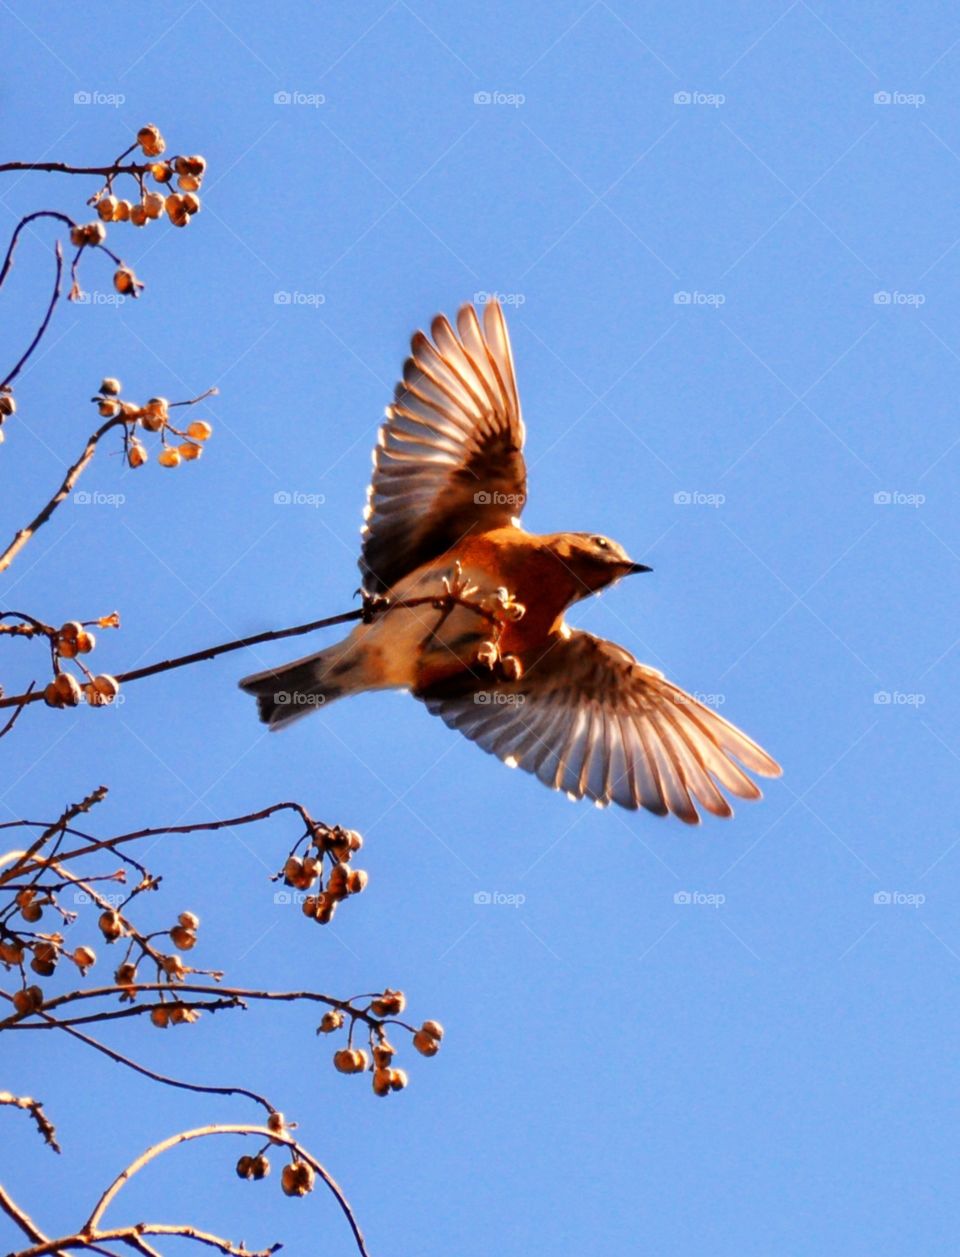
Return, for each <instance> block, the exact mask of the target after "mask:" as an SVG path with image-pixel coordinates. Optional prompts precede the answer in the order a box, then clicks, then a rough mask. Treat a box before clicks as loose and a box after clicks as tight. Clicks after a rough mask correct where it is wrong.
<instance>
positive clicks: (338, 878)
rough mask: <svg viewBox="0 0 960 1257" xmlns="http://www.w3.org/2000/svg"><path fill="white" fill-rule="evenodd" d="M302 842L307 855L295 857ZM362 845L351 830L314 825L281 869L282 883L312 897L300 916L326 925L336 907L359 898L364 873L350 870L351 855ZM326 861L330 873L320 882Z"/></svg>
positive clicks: (304, 903)
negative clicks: (305, 846)
mask: <svg viewBox="0 0 960 1257" xmlns="http://www.w3.org/2000/svg"><path fill="white" fill-rule="evenodd" d="M304 842H307V843H308V844H309V848H310V850H309V853H308V854H307V855H305V856H299V855H297V854H296V853H297V849H298V848H299V847H300V845H301V844H302V843H304ZM362 846H363V839H362V838H361V836H360V835H359V834H358V833H356V832H355V831H354V830H352V829H341V827H340V826H339V825H334V826H333V827H332V828H329V827H327V826H326V825H316V826H315V827H314V828H313V829H312V830H311V831H310V832H309V833H308V834H305V835H304V837H303V838H301V840H300V842H299V843H298V844H297V846H296V847H294V849H293V851H292V852H291V853H290V855H289V857H288V859H287V862H286V864H285V865H284V866H283V873H282V876H283V880H284V881H285V882H286V884H287V885H288V886H292V887H293V888H294V889H295V890H309V891H313V893H312V894H309V895H307V896H306V897H305V898H304V900H303V915H304V916H306V917H309V918H310V919H311V920H312V921H317V922H319V924H320V925H328V924H329V923H330V922H331V921H332V920H333V916H334V913H335V912H336V910H337V904H339V903H340V902H341V901H342V900H344V899H347V898H348V897H349V896H350V895H359V894H360V893H361V892H362V891H363V890H365V889H366V885H367V880H368V879H367V874H366V873H365V872H364V870H363V869H355V868H351V867H350V860H351V858H352V857H353V855H354V854H355V853H356V852H357V851H359V850H360V848H361V847H362ZM325 860H327V861H329V864H330V872H329V875H328V876H327V879H326V881H324V861H325ZM278 876H279V875H278Z"/></svg>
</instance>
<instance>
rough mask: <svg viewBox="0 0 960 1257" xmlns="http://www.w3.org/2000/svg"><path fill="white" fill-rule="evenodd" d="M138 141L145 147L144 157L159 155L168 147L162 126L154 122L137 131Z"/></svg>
mask: <svg viewBox="0 0 960 1257" xmlns="http://www.w3.org/2000/svg"><path fill="white" fill-rule="evenodd" d="M137 143H138V144H139V145H140V147H141V148H142V149H143V155H144V157H159V156H160V154H161V153H162V152H163V151H164V149H165V148H166V147H167V143H166V140H164V138H163V134H162V133H161V131H160V128H159V127H158V126H155V125H154V124H153V123H152V122H151V123H148V124H147V126H145V127H141V128H140V130H139V131H138V132H137Z"/></svg>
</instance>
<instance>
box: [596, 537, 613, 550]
mask: <svg viewBox="0 0 960 1257" xmlns="http://www.w3.org/2000/svg"><path fill="white" fill-rule="evenodd" d="M592 541H593V544H594V545H595V546H596V547H597V549H598V550H609V549H610V542H609V541H608V540H607V539H606V537H593V538H592Z"/></svg>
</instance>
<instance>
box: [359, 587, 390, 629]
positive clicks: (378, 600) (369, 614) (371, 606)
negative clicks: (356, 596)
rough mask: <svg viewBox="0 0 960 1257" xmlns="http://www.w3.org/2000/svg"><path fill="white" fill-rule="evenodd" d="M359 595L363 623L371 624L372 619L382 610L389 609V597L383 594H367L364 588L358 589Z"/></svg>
mask: <svg viewBox="0 0 960 1257" xmlns="http://www.w3.org/2000/svg"><path fill="white" fill-rule="evenodd" d="M359 592H360V597H361V600H362V602H361V616H360V618H361V621H362V623H364V624H372V623H373V621H374V619H375V618H376V617H377V616H378V615H379V614H380V613H381V612H382V611H386V610H388V609H389V607H390V606H391V602H390V599H389V598H386V597H384V595H383V594H368V593H367V591H366V590H365V589H361V590H360V591H359Z"/></svg>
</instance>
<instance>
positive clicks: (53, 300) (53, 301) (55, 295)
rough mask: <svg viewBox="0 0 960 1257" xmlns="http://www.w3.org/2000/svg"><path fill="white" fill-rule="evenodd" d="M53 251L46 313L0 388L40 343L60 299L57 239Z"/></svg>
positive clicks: (60, 261)
mask: <svg viewBox="0 0 960 1257" xmlns="http://www.w3.org/2000/svg"><path fill="white" fill-rule="evenodd" d="M53 251H54V254H55V256H56V259H57V266H56V273H55V276H54V280H53V292H52V293H51V294H50V301H49V303H48V305H47V310H46V313H45V314H44V316H43V322H42V323H41V324H40V326H39V327H38V328H37V330H36V333H35V335H34V338H33V340H32V341H31V342H30V344H29V345H28V346H27V347H26V349H25V350H24V351H23V353H22V354H21V355H20V359H19V361H18V362H17V363H16V365H15V366H14V367H13V369H12V370H11V371H10V372H9V374H8V375H7V378H6V379H5V380H0V389H5V388H7V387H8V386H9V385H10V384H12V383H13V381H14V380H15V379H16V378H17V376H18V375H19V374H20V372H21V371H22V370H23V367H24V364H25V363H26V362H27V359H28V358H29V357H30V355H31V354H32V353H33V351H34V350H35V349H36V347H37V346H38V345H39V344H40V342H41V340H43V336H44V333H45V332H46V330H47V328H48V327H49V326H50V320H51V319H52V318H53V312H54V310H55V309H56V305H57V302H58V301H59V300H60V281H61V279H62V278H63V249H62V248H61V246H60V241H59V240H58V241H57V243H56V244H55V246H54V250H53Z"/></svg>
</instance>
